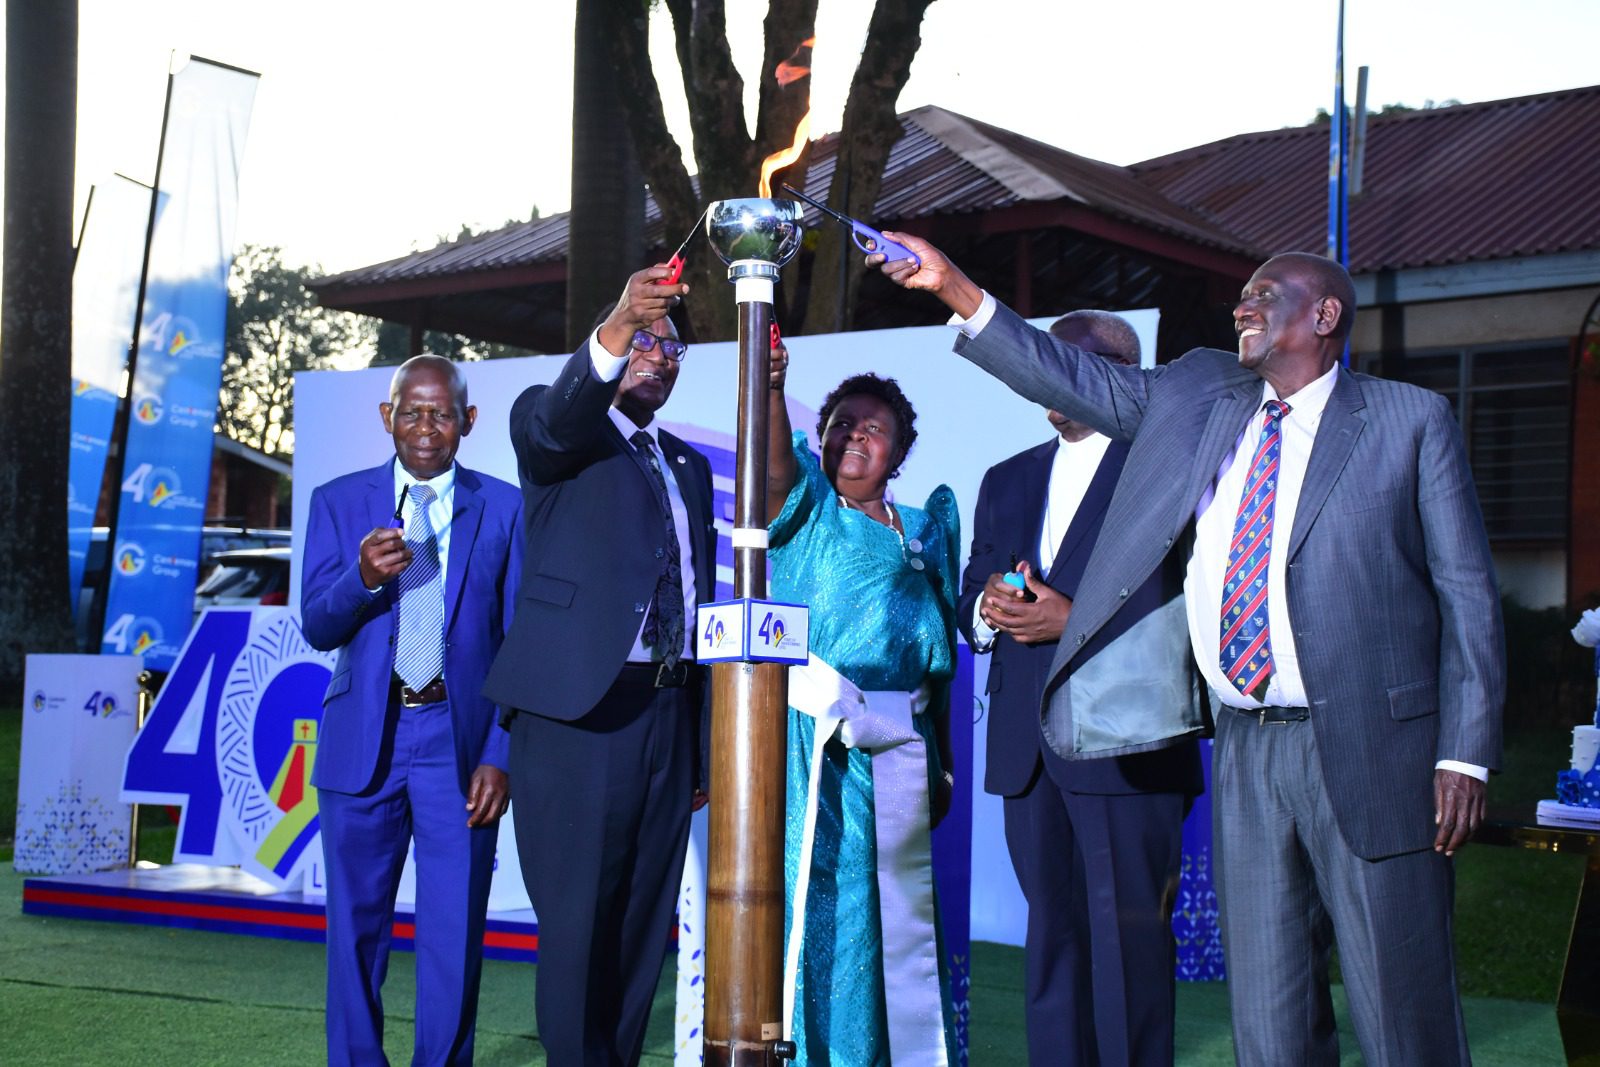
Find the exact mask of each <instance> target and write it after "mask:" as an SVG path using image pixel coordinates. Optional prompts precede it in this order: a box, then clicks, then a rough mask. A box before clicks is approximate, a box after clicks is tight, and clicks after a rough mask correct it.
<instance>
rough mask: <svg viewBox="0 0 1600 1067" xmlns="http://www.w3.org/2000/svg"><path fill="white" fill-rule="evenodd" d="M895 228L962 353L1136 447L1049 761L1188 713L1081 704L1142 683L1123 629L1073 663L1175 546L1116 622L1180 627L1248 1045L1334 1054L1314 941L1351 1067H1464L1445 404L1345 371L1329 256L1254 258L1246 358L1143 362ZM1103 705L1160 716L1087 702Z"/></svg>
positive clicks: (1451, 501) (1248, 1056) (1055, 681)
mask: <svg viewBox="0 0 1600 1067" xmlns="http://www.w3.org/2000/svg"><path fill="white" fill-rule="evenodd" d="M889 236H890V237H891V238H892V239H894V240H897V241H901V242H902V243H904V244H906V245H907V246H908V247H910V248H911V249H912V250H913V251H915V252H916V253H918V255H919V256H921V259H922V262H921V265H920V267H918V266H916V265H914V264H913V263H912V261H910V260H905V261H901V262H898V263H891V264H887V265H885V266H884V268H883V269H884V273H885V274H887V275H888V276H889V277H890V278H891V280H893V281H895V282H896V283H897V284H900V285H902V286H905V287H906V288H911V289H922V290H926V291H928V292H931V293H933V294H934V295H935V296H937V297H938V298H939V299H940V300H942V301H943V302H944V303H945V304H946V305H947V306H948V307H949V308H950V309H951V310H952V311H953V312H954V313H955V318H953V319H952V320H951V325H953V326H955V327H956V328H957V329H958V330H959V331H960V333H961V335H962V336H961V338H960V339H959V340H958V341H957V343H956V351H957V352H958V353H960V354H961V355H962V356H964V357H966V358H967V359H970V360H971V361H973V362H974V363H976V364H977V365H978V366H980V367H983V368H984V369H985V370H988V371H989V372H990V373H992V374H994V375H995V376H996V377H998V378H1000V379H1001V380H1002V381H1004V382H1005V383H1006V384H1007V385H1009V386H1011V387H1012V388H1013V389H1014V390H1016V391H1017V392H1018V393H1020V394H1021V395H1022V396H1024V397H1026V398H1027V399H1029V400H1031V401H1033V402H1035V403H1038V404H1043V405H1045V406H1047V407H1050V408H1053V409H1055V410H1057V411H1060V412H1062V413H1064V414H1066V415H1068V416H1069V417H1071V418H1074V419H1077V420H1079V421H1082V422H1084V423H1087V424H1089V425H1091V426H1094V427H1095V428H1097V429H1099V430H1101V431H1102V432H1104V433H1106V434H1108V435H1109V436H1111V437H1112V438H1113V439H1117V440H1126V441H1130V442H1131V447H1130V450H1129V454H1128V460H1127V465H1126V466H1125V467H1124V469H1123V473H1122V478H1121V481H1120V482H1119V483H1118V485H1117V489H1116V493H1115V495H1114V496H1113V498H1112V501H1111V504H1110V507H1109V510H1108V511H1107V514H1106V520H1105V525H1104V527H1103V530H1102V536H1101V537H1100V538H1099V540H1098V542H1097V544H1096V546H1095V549H1094V553H1093V555H1092V556H1091V557H1090V559H1089V563H1088V566H1087V568H1086V570H1085V574H1084V578H1083V581H1082V583H1081V584H1080V585H1079V587H1078V595H1077V597H1076V598H1075V599H1074V601H1073V606H1072V613H1071V616H1070V618H1069V619H1068V622H1067V628H1066V630H1065V631H1064V633H1063V635H1062V640H1061V645H1060V648H1059V650H1058V651H1057V653H1056V657H1055V660H1054V662H1053V664H1052V666H1051V683H1050V685H1049V686H1047V687H1046V690H1045V693H1046V697H1045V701H1044V706H1043V708H1042V714H1043V719H1044V722H1043V725H1044V732H1045V736H1046V739H1047V740H1048V741H1049V742H1050V744H1051V746H1052V747H1053V748H1054V749H1055V750H1056V751H1057V752H1058V753H1059V754H1061V755H1062V756H1065V757H1068V758H1086V757H1094V756H1113V755H1121V754H1125V753H1129V752H1139V751H1145V750H1148V749H1151V748H1155V747H1160V746H1162V745H1164V744H1169V743H1171V742H1172V740H1173V739H1175V738H1179V737H1184V736H1188V735H1190V734H1192V733H1195V732H1197V731H1199V730H1201V729H1203V728H1204V725H1205V723H1204V718H1203V713H1202V711H1201V709H1199V708H1198V707H1196V706H1193V705H1188V706H1180V707H1179V708H1178V710H1177V711H1173V710H1172V708H1173V705H1171V704H1169V703H1161V702H1148V703H1147V704H1139V703H1137V702H1126V703H1124V702H1108V701H1105V700H1103V699H1099V697H1100V696H1101V694H1103V693H1104V692H1105V691H1106V687H1107V686H1113V685H1125V684H1139V681H1138V671H1137V667H1136V661H1134V660H1131V659H1128V658H1126V657H1123V656H1119V655H1117V654H1115V647H1114V646H1113V647H1112V648H1108V649H1106V650H1103V651H1102V652H1100V653H1099V654H1097V655H1095V656H1094V657H1092V658H1090V659H1088V660H1087V662H1083V663H1079V662H1078V657H1079V655H1080V652H1081V650H1083V649H1084V647H1085V645H1086V644H1088V643H1090V642H1092V641H1093V640H1094V638H1095V635H1096V634H1097V633H1099V632H1100V631H1101V630H1102V629H1103V628H1104V627H1105V626H1106V625H1107V624H1108V623H1109V622H1110V621H1111V620H1112V619H1113V618H1115V617H1116V616H1117V614H1118V612H1119V611H1120V610H1121V609H1122V605H1123V603H1124V602H1126V600H1127V598H1128V596H1129V591H1130V590H1132V589H1136V588H1138V586H1139V585H1140V583H1141V582H1143V581H1144V580H1145V578H1146V577H1148V576H1149V575H1150V574H1151V573H1152V572H1153V571H1154V570H1155V569H1156V568H1157V567H1158V566H1159V565H1160V564H1161V562H1162V560H1163V559H1164V558H1165V557H1166V556H1167V555H1168V553H1170V552H1172V551H1174V550H1176V551H1179V552H1181V553H1184V554H1185V557H1184V558H1185V562H1186V567H1187V570H1186V576H1185V582H1184V588H1185V594H1186V595H1185V598H1184V602H1185V606H1184V607H1181V608H1178V609H1176V610H1174V611H1170V612H1165V613H1161V612H1158V613H1155V614H1152V615H1151V616H1149V617H1147V618H1146V619H1144V620H1141V622H1140V623H1139V624H1138V625H1137V626H1135V627H1134V628H1132V629H1130V630H1129V635H1130V636H1134V637H1138V638H1139V639H1140V640H1142V641H1144V642H1146V643H1147V646H1148V647H1162V646H1163V643H1164V642H1165V643H1168V644H1171V642H1172V641H1173V639H1174V633H1175V632H1176V631H1179V630H1180V629H1183V628H1186V629H1187V630H1188V635H1189V643H1190V645H1191V647H1192V648H1193V651H1194V655H1195V658H1196V660H1197V662H1198V665H1199V667H1200V670H1201V672H1202V673H1203V674H1204V675H1205V677H1206V680H1207V681H1208V682H1209V683H1210V686H1211V690H1212V694H1213V703H1214V704H1216V705H1217V710H1216V731H1217V741H1216V747H1215V751H1214V756H1213V759H1214V775H1213V787H1214V796H1213V810H1214V812H1215V849H1216V856H1217V863H1218V876H1219V882H1218V886H1219V897H1220V901H1221V907H1222V924H1223V937H1224V945H1225V948H1226V951H1227V958H1228V971H1229V987H1230V988H1229V993H1230V998H1231V1003H1232V1008H1233V1028H1234V1045H1235V1051H1236V1055H1237V1057H1238V1059H1239V1062H1241V1063H1246V1064H1264V1065H1280V1064H1289V1063H1294V1064H1299V1063H1308V1064H1323V1063H1328V1064H1332V1063H1337V1062H1338V1038H1337V1035H1336V1033H1335V1030H1334V1020H1333V1012H1332V1005H1331V1000H1330V997H1329V991H1328V976H1327V962H1328V953H1329V948H1330V945H1331V943H1332V941H1333V939H1334V938H1335V937H1336V938H1337V940H1338V944H1339V949H1340V963H1341V967H1342V971H1343V975H1344V981H1345V987H1346V991H1347V993H1348V995H1349V1001H1350V1009H1351V1014H1352V1016H1353V1018H1354V1022H1355V1028H1356V1034H1357V1038H1358V1040H1359V1042H1360V1045H1361V1051H1362V1054H1363V1056H1364V1057H1365V1059H1366V1060H1367V1062H1368V1063H1373V1064H1418V1063H1430V1064H1433V1063H1465V1062H1468V1060H1469V1057H1468V1052H1467V1042H1466V1035H1465V1031H1464V1029H1463V1027H1462V1023H1461V1006H1460V998H1459V996H1458V995H1457V992H1456V985H1455V962H1454V950H1453V945H1452V938H1451V917H1450V909H1451V897H1452V884H1453V872H1452V868H1451V863H1450V859H1449V857H1451V856H1452V855H1453V854H1454V852H1455V850H1456V849H1457V848H1459V847H1461V845H1463V844H1464V843H1465V842H1466V840H1467V839H1468V838H1469V837H1470V836H1471V834H1472V832H1473V831H1474V830H1475V829H1476V828H1477V826H1478V824H1479V823H1480V822H1481V820H1482V818H1483V807H1484V788H1485V786H1484V782H1485V779H1486V778H1487V777H1488V769H1489V768H1492V767H1494V766H1495V765H1496V764H1497V763H1498V761H1499V758H1500V712H1501V704H1502V701H1503V698H1504V689H1505V678H1504V675H1505V671H1504V649H1503V645H1504V641H1503V637H1502V632H1501V622H1500V611H1499V603H1498V596H1497V593H1496V588H1495V580H1494V573H1493V568H1492V564H1491V562H1490V558H1489V548H1488V541H1487V538H1486V537H1485V535H1484V530H1483V520H1482V516H1481V514H1480V512H1479V509H1478V501H1477V495H1476V493H1475V491H1474V488H1473V484H1472V475H1471V471H1470V469H1469V468H1468V465H1467V458H1466V454H1465V450H1464V448H1463V446H1462V441H1461V435H1460V432H1459V430H1458V428H1457V426H1456V422H1455V418H1454V416H1453V415H1452V414H1451V411H1450V406H1449V404H1448V403H1446V401H1445V400H1444V399H1443V398H1442V397H1440V396H1438V395H1436V394H1434V393H1431V392H1428V391H1426V390H1423V389H1419V388H1416V387H1414V386H1410V385H1405V384H1402V383H1399V382H1391V381H1385V380H1382V379H1377V378H1371V377H1368V376H1366V375H1361V374H1355V373H1352V372H1350V371H1348V370H1345V369H1343V368H1342V367H1340V366H1339V355H1340V352H1341V351H1342V349H1343V345H1344V339H1345V338H1346V336H1348V334H1349V332H1350V326H1351V324H1352V322H1353V321H1354V317H1355V310H1356V303H1355V290H1354V287H1353V286H1352V284H1351V282H1350V277H1349V275H1348V274H1347V273H1346V272H1345V271H1344V269H1343V268H1342V267H1340V266H1339V265H1338V264H1336V263H1334V262H1332V261H1331V260H1327V259H1324V258H1322V257H1320V256H1312V255H1307V254H1304V253H1289V254H1287V255H1282V256H1277V257H1274V258H1273V259H1271V260H1269V261H1267V263H1265V264H1264V265H1262V267H1261V268H1260V269H1259V270H1257V271H1256V273H1255V275H1254V276H1253V277H1252V278H1251V279H1250V281H1249V283H1248V284H1247V285H1246V286H1245V288H1244V291H1243V293H1242V294H1241V297H1240V300H1239V303H1238V305H1237V307H1235V309H1234V326H1235V331H1236V332H1237V334H1238V337H1239V351H1238V353H1237V355H1235V354H1233V353H1228V352H1221V351H1216V350H1212V349H1196V350H1194V351H1192V352H1189V353H1187V354H1186V355H1184V356H1183V357H1182V358H1180V359H1177V360H1175V361H1173V362H1172V363H1170V364H1167V365H1166V366H1162V367H1156V368H1154V369H1151V370H1140V369H1138V368H1134V367H1124V366H1119V365H1116V364H1113V363H1109V362H1107V361H1106V360H1103V359H1099V358H1097V357H1095V356H1093V355H1091V354H1089V353H1086V352H1084V351H1083V350H1081V349H1078V348H1075V347H1074V346H1072V345H1069V344H1066V343H1064V342H1062V341H1060V340H1059V339H1057V338H1054V337H1052V336H1051V335H1050V334H1048V333H1045V332H1044V331H1042V330H1036V329H1034V328H1032V327H1030V326H1028V325H1027V324H1025V323H1024V322H1023V321H1022V320H1021V319H1020V318H1018V317H1017V316H1016V315H1015V314H1014V313H1013V312H1012V311H1010V310H1009V309H1008V308H1006V307H1004V306H1002V305H1000V304H998V303H997V302H996V301H995V300H994V298H993V297H991V296H989V295H988V294H987V293H985V292H983V291H982V290H981V289H979V288H978V287H977V286H976V285H974V284H973V283H972V281H971V280H970V279H968V278H967V277H966V275H964V274H963V273H961V271H960V270H959V269H958V268H956V267H955V266H954V265H953V264H951V263H950V262H949V260H947V259H946V258H945V257H944V256H943V255H942V254H941V253H940V252H939V251H938V250H937V249H935V248H933V247H932V246H930V245H928V244H927V243H926V242H924V241H921V240H919V239H917V238H915V237H910V236H907V235H903V234H891V235H889ZM882 259H883V257H882V256H881V255H879V256H873V257H869V258H868V263H869V265H872V264H876V263H879V262H882ZM1274 531H1276V533H1274ZM1173 647H1177V646H1173ZM1108 652H1109V653H1113V654H1109V655H1108V654H1107V653H1108ZM1130 668H1131V669H1130ZM1111 706H1116V707H1127V706H1136V707H1148V708H1150V709H1151V710H1150V711H1149V712H1147V713H1140V714H1138V715H1132V716H1130V715H1126V714H1117V715H1108V714H1102V713H1101V712H1102V709H1104V708H1107V707H1111Z"/></svg>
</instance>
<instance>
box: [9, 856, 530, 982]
mask: <svg viewBox="0 0 1600 1067" xmlns="http://www.w3.org/2000/svg"><path fill="white" fill-rule="evenodd" d="M22 912H23V914H24V915H46V916H52V917H55V918H62V919H98V920H100V921H101V922H116V923H131V924H134V925H139V926H170V927H177V928H179V929H184V930H210V931H213V932H216V933H224V934H247V935H249V936H251V937H274V938H279V939H282V940H288V941H323V940H325V937H326V931H327V917H326V915H325V914H324V911H323V906H322V902H321V901H320V900H318V899H308V898H306V897H305V896H304V895H303V894H301V893H281V892H278V891H276V890H274V889H273V888H272V886H270V885H268V884H267V883H266V882H263V881H261V880H260V879H259V878H256V877H254V876H253V875H250V874H246V873H245V872H244V871H241V870H238V869H236V868H233V867H206V866H202V865H200V864H194V863H174V864H169V865H167V866H165V867H149V868H141V869H138V870H122V871H102V872H100V873H98V874H61V875H50V876H35V877H30V878H26V879H24V881H23V883H22ZM415 931H416V926H415V916H414V914H413V913H412V912H411V911H409V910H405V909H397V910H396V912H395V922H394V942H393V946H394V947H395V948H397V949H400V950H401V951H404V952H410V951H412V949H413V943H412V937H413V936H414V934H415ZM483 954H484V956H486V957H488V958H489V959H496V960H521V961H525V962H528V963H537V962H538V961H539V924H538V923H537V922H536V921H535V917H534V913H533V910H532V909H531V908H523V909H520V910H518V911H491V912H490V913H489V921H488V925H487V929H486V930H485V931H484V935H483Z"/></svg>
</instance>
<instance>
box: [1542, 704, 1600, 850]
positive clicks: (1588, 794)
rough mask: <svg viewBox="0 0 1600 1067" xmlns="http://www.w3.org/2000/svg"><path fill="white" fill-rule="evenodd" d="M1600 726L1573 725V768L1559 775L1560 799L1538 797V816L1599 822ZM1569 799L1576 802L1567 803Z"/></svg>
mask: <svg viewBox="0 0 1600 1067" xmlns="http://www.w3.org/2000/svg"><path fill="white" fill-rule="evenodd" d="M1597 764H1600V726H1575V727H1573V728H1572V769H1571V770H1570V771H1562V772H1561V773H1560V775H1558V776H1557V786H1556V793H1557V796H1559V797H1561V798H1562V799H1560V800H1541V801H1539V808H1538V819H1539V821H1540V822H1542V823H1550V824H1552V825H1556V826H1578V827H1584V828H1588V827H1591V826H1600V766H1597ZM1566 800H1571V801H1574V803H1564V801H1566Z"/></svg>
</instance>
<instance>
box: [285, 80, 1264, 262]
mask: <svg viewBox="0 0 1600 1067" xmlns="http://www.w3.org/2000/svg"><path fill="white" fill-rule="evenodd" d="M900 122H901V125H902V127H903V128H904V130H905V134H904V136H902V137H901V139H900V140H899V141H897V142H896V143H895V145H894V147H893V148H892V149H891V150H890V152H889V159H888V162H887V164H886V166H885V168H884V177H883V185H882V188H881V189H880V191H879V194H878V202H877V205H876V208H875V209H874V211H873V213H872V218H873V220H874V221H875V222H877V223H879V224H886V223H888V222H890V221H899V222H904V221H906V220H909V219H916V218H926V217H928V216H932V215H952V214H955V215H963V214H975V213H981V212H986V211H993V210H996V209H999V208H1004V207H1009V206H1011V205H1014V204H1019V203H1023V202H1049V201H1054V200H1068V201H1071V202H1073V203H1075V204H1080V205H1082V206H1084V207H1086V208H1089V209H1091V210H1094V211H1099V212H1102V213H1104V214H1106V215H1109V216H1111V217H1113V218H1118V219H1122V220H1125V221H1128V222H1132V223H1134V224H1135V225H1137V226H1141V227H1145V228H1148V229H1152V230H1156V231H1160V232H1162V233H1168V234H1172V235H1174V236H1177V237H1179V238H1182V239H1184V240H1187V241H1193V242H1196V243H1199V244H1203V245H1207V246H1211V247H1218V248H1224V249H1227V250H1229V251H1236V252H1253V251H1254V250H1253V249H1250V248H1248V247H1247V246H1245V245H1243V244H1242V243H1241V242H1239V241H1238V240H1237V239H1236V238H1234V237H1233V236H1232V235H1231V234H1229V233H1228V232H1227V231H1226V230H1224V229H1223V228H1221V227H1219V226H1217V225H1216V224H1215V223H1213V222H1211V221H1209V220H1207V219H1206V218H1205V217H1204V216H1202V215H1201V214H1199V213H1197V212H1194V211H1192V210H1190V209H1188V208H1185V207H1182V206H1180V205H1178V204H1175V203H1173V202H1171V201H1170V200H1168V199H1167V198H1166V197H1164V196H1163V195H1162V194H1161V193H1159V192H1157V191H1155V190H1153V189H1151V188H1150V187H1148V186H1145V185H1143V184H1141V183H1140V181H1139V180H1138V179H1137V178H1136V177H1135V176H1134V175H1133V174H1132V172H1130V171H1129V170H1128V169H1127V168H1124V167H1116V166H1112V165H1111V164H1109V163H1101V162H1099V161H1097V160H1093V159H1088V158H1086V157H1084V156H1079V155H1074V154H1073V153H1071V152H1066V151H1063V150H1061V149H1059V148H1053V147H1051V146H1050V145H1046V144H1043V143H1041V142H1038V141H1033V140H1030V139H1028V138H1026V137H1023V136H1021V135H1019V134H1015V133H1011V132H1010V131H1008V130H1002V129H1000V128H998V127H995V126H990V125H987V124H986V123H982V122H977V121H975V120H973V119H968V118H965V117H964V116H961V115H957V114H955V113H954V112H951V111H946V110H945V109H943V108H939V107H933V106H927V107H921V108H917V109H916V110H914V111H909V112H906V113H905V114H903V115H901V116H900ZM838 142H839V137H838V134H830V135H828V136H827V137H823V138H820V139H819V140H817V141H815V142H813V143H812V149H811V160H810V162H809V164H808V165H807V168H806V182H805V191H806V193H807V194H808V195H810V196H813V197H816V198H817V199H823V198H825V197H826V196H827V192H828V184H829V183H830V182H831V181H832V180H833V169H834V160H835V158H836V156H837V152H838ZM645 243H646V245H647V246H649V247H652V248H657V249H662V248H665V241H664V239H663V235H662V232H661V221H660V212H659V211H658V210H657V208H656V205H655V201H654V199H652V198H650V197H649V196H648V195H647V196H646V199H645ZM566 247H567V217H566V215H564V214H563V215H552V216H550V217H549V218H545V219H536V220H534V221H532V222H523V223H514V224H512V225H510V226H506V227H504V228H502V229H499V230H496V231H494V232H492V233H485V234H480V235H477V236H475V237H468V238H463V239H461V240H457V241H452V242H449V243H447V244H443V245H440V246H438V247H437V248H433V249H429V250H428V251H425V252H415V253H412V254H411V255H408V256H401V257H400V258H398V259H392V260H389V261H388V262H386V263H379V264H375V265H373V266H370V267H360V268H357V269H356V270H352V271H346V272H345V273H343V274H338V275H333V276H331V277H328V278H322V279H318V280H317V281H315V282H313V283H312V288H314V289H317V290H322V289H338V288H342V287H347V286H355V285H360V286H369V285H374V284H383V283H388V282H398V281H412V280H418V279H425V278H439V277H445V276H460V275H464V274H471V273H475V272H480V271H493V270H499V269H504V268H511V267H523V266H528V265H532V264H538V263H553V262H559V261H560V260H561V259H563V258H564V257H565V255H566Z"/></svg>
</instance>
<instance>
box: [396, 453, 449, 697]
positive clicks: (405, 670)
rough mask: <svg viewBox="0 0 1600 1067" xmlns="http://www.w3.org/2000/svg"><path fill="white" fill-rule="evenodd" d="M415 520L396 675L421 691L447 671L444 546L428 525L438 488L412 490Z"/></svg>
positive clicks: (409, 531)
mask: <svg viewBox="0 0 1600 1067" xmlns="http://www.w3.org/2000/svg"><path fill="white" fill-rule="evenodd" d="M410 496H411V505H412V507H411V517H410V519H409V520H408V521H407V522H406V544H407V545H408V546H409V547H410V549H411V565H410V566H409V567H407V568H406V569H405V570H403V571H401V572H400V627H399V633H398V634H397V635H396V637H395V642H394V673H396V674H398V675H399V676H400V680H401V681H402V682H405V683H406V685H408V686H410V687H411V689H412V690H414V691H417V690H421V689H424V688H426V687H427V685H428V684H429V683H430V682H432V681H433V680H434V679H435V678H437V677H439V675H440V673H441V672H442V671H443V670H444V581H443V575H442V574H441V573H440V571H439V542H438V540H437V539H436V538H435V537H434V536H433V523H431V522H429V521H428V505H429V504H431V503H432V502H433V498H434V492H433V489H432V488H431V487H429V486H426V485H413V486H412V487H411V492H410Z"/></svg>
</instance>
